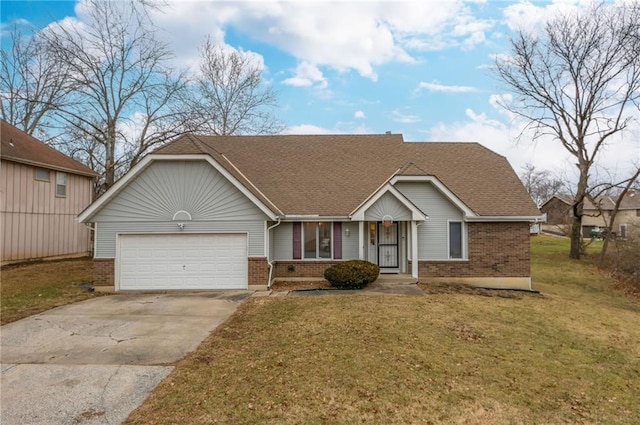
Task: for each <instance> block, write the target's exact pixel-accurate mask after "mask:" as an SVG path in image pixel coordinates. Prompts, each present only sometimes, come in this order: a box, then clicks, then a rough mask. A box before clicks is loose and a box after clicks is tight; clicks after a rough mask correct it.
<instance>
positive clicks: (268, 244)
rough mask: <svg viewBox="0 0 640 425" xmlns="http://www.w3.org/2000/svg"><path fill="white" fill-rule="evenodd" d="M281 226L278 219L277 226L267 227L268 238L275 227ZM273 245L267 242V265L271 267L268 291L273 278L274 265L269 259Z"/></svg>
mask: <svg viewBox="0 0 640 425" xmlns="http://www.w3.org/2000/svg"><path fill="white" fill-rule="evenodd" d="M279 225H280V217H278V222H277V223H276V224H274V225H273V226H270V227H267V238H269V239H270V238H271V237H270V233H269V231H270V230H271V229H273V228H275V227H278V226H279ZM270 245H271V244H270V243H269V240H267V265H268V266H269V280H268V281H267V289H271V277H272V276H273V263H272V262H271V261H270V259H269V257H271V255H270V254H271V252H270V251H269V246H270Z"/></svg>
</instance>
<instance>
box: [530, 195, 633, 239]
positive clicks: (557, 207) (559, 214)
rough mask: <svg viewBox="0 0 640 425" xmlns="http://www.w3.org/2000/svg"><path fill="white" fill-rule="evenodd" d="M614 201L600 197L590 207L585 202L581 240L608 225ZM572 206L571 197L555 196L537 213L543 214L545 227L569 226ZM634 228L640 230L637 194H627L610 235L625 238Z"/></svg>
mask: <svg viewBox="0 0 640 425" xmlns="http://www.w3.org/2000/svg"><path fill="white" fill-rule="evenodd" d="M616 200H617V198H616V197H611V196H600V197H598V198H596V199H595V204H594V203H593V202H591V201H589V200H588V199H585V201H584V206H583V216H582V223H581V224H582V237H584V238H589V237H590V233H591V231H592V230H594V229H595V228H600V229H601V228H603V227H606V226H607V225H608V224H609V218H610V217H611V212H612V211H613V209H614V207H615V203H616ZM572 204H573V198H571V196H567V195H556V196H553V197H551V198H550V199H549V200H548V201H547V202H545V203H544V204H543V205H542V207H541V208H540V210H541V211H542V212H543V213H546V214H547V224H549V225H570V224H571V220H572V217H573V211H572ZM596 205H597V206H596ZM634 226H640V194H636V193H629V194H627V196H625V197H624V199H623V200H622V202H621V203H620V208H619V209H618V213H617V214H616V219H615V222H614V223H613V229H612V231H613V234H614V235H616V236H618V237H621V238H625V237H627V236H628V235H629V234H630V232H631V229H632V227H634Z"/></svg>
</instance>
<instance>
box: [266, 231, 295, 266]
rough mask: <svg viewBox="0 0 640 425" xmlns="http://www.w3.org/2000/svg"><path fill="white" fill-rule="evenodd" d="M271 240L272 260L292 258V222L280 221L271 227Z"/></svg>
mask: <svg viewBox="0 0 640 425" xmlns="http://www.w3.org/2000/svg"><path fill="white" fill-rule="evenodd" d="M271 240H273V252H272V254H271V255H272V258H273V259H274V260H276V261H277V260H291V259H292V258H293V223H280V225H279V226H278V227H275V228H273V229H271Z"/></svg>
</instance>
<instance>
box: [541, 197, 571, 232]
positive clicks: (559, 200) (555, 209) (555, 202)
mask: <svg viewBox="0 0 640 425" xmlns="http://www.w3.org/2000/svg"><path fill="white" fill-rule="evenodd" d="M572 204H573V198H572V197H571V196H569V195H554V196H552V197H551V198H549V199H548V200H547V201H546V202H545V203H544V204H542V206H541V207H540V211H542V213H543V214H546V215H547V224H550V225H565V224H570V223H571V217H573V212H572V211H571V205H572Z"/></svg>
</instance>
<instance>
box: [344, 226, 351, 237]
mask: <svg viewBox="0 0 640 425" xmlns="http://www.w3.org/2000/svg"><path fill="white" fill-rule="evenodd" d="M350 234H351V229H349V228H348V227H347V228H346V229H344V235H345V236H346V237H349V235H350Z"/></svg>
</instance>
